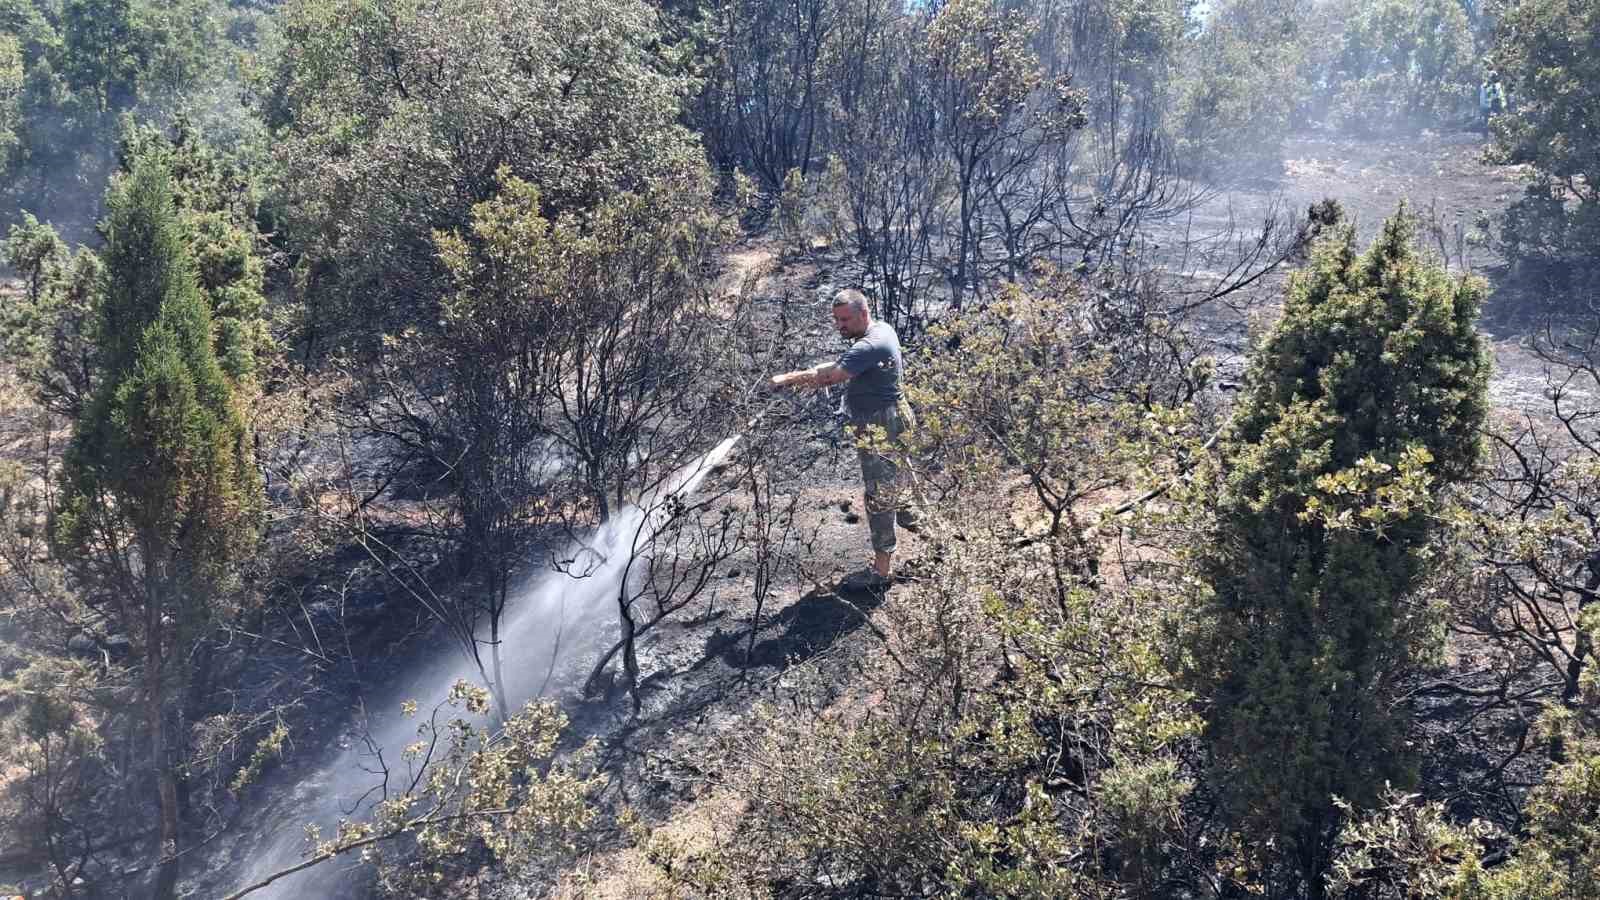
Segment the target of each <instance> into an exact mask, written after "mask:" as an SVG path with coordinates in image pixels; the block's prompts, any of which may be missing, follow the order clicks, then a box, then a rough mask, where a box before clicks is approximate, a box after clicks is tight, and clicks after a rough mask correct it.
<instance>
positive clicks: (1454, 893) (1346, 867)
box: [1328, 787, 1494, 900]
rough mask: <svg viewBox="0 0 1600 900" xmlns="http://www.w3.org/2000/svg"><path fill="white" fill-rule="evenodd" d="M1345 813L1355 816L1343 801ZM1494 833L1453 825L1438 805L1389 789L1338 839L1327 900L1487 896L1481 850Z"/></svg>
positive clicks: (1479, 826) (1449, 899)
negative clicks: (1338, 899) (1339, 899)
mask: <svg viewBox="0 0 1600 900" xmlns="http://www.w3.org/2000/svg"><path fill="white" fill-rule="evenodd" d="M1341 808H1342V809H1345V810H1346V812H1350V811H1351V810H1350V809H1349V807H1348V806H1347V805H1344V804H1343V803H1342V801H1341ZM1492 836H1494V829H1493V828H1490V827H1489V826H1487V825H1485V824H1483V823H1482V822H1479V821H1477V820H1474V821H1472V822H1470V823H1468V824H1467V825H1466V826H1464V827H1458V826H1456V825H1454V824H1452V823H1451V822H1450V821H1449V820H1448V819H1447V818H1446V816H1445V813H1444V807H1443V806H1441V805H1440V804H1438V803H1424V802H1422V801H1421V800H1420V798H1418V796H1417V795H1415V794H1402V793H1400V792H1399V791H1396V790H1393V789H1392V788H1387V787H1386V788H1385V789H1384V792H1383V794H1382V795H1381V796H1380V798H1379V801H1378V805H1377V806H1376V807H1374V808H1373V809H1372V810H1371V811H1370V812H1368V813H1367V814H1366V815H1365V816H1363V817H1361V818H1359V819H1354V818H1353V819H1352V820H1350V821H1349V822H1347V823H1346V824H1345V826H1344V829H1343V830H1342V831H1340V833H1339V840H1338V845H1337V848H1336V850H1335V857H1334V860H1333V866H1332V868H1331V870H1330V872H1329V873H1328V895H1329V896H1331V897H1347V898H1351V900H1355V898H1362V900H1471V898H1478V897H1488V896H1493V895H1491V894H1486V893H1485V892H1484V891H1485V888H1484V882H1485V881H1487V880H1488V879H1487V878H1486V876H1485V874H1484V870H1483V867H1482V864H1481V862H1480V861H1479V859H1478V848H1479V847H1480V846H1481V845H1482V843H1483V842H1484V841H1485V840H1486V839H1488V838H1490V837H1492Z"/></svg>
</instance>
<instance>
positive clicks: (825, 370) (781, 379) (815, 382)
mask: <svg viewBox="0 0 1600 900" xmlns="http://www.w3.org/2000/svg"><path fill="white" fill-rule="evenodd" d="M849 380H850V373H849V372H846V371H845V370H844V369H841V368H839V364H838V363H820V364H818V365H815V366H812V367H811V368H809V369H797V370H795V371H793V372H784V373H783V374H782V375H774V376H772V386H773V387H809V388H820V387H827V386H829V385H832V384H839V383H840V382H844V381H849Z"/></svg>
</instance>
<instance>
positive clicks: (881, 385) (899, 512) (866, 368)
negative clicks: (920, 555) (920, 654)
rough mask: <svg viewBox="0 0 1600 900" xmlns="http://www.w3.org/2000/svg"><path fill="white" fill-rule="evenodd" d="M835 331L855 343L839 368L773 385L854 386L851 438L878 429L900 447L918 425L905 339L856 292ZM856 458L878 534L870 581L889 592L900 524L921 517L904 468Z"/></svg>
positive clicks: (847, 295) (837, 315)
mask: <svg viewBox="0 0 1600 900" xmlns="http://www.w3.org/2000/svg"><path fill="white" fill-rule="evenodd" d="M833 327H834V328H835V329H837V330H838V332H839V336H840V337H842V338H844V339H845V340H847V341H850V342H851V343H850V347H849V349H847V350H845V352H844V355H843V356H841V357H839V361H838V362H835V363H823V364H821V365H817V366H813V367H811V368H809V369H801V370H799V371H795V372H785V373H783V374H782V375H774V376H773V377H772V383H773V385H774V386H777V387H809V388H823V387H828V386H830V385H835V384H839V383H841V382H848V385H847V386H846V387H845V392H844V400H845V408H846V411H847V412H848V413H849V417H850V430H851V433H852V434H854V435H855V437H856V438H857V440H861V439H862V438H864V437H866V435H867V434H868V429H870V428H871V427H872V426H874V425H876V426H878V427H881V428H882V429H883V430H884V432H885V433H886V434H887V435H888V438H889V442H890V443H891V444H896V443H898V442H899V440H900V435H901V434H903V433H905V432H906V431H908V430H910V429H911V428H914V427H916V424H917V420H916V418H915V416H913V415H912V413H911V407H910V405H909V404H907V403H906V399H905V392H904V389H903V388H902V386H901V381H900V373H901V369H902V360H901V357H900V337H899V336H898V335H896V334H895V333H894V329H893V328H892V327H890V325H889V323H887V322H875V321H873V319H872V310H871V307H870V306H869V305H868V303H867V298H866V296H865V295H863V294H862V293H861V292H860V291H856V290H843V291H840V292H838V293H837V294H835V295H834V296H833ZM856 455H857V456H858V457H859V458H860V460H861V479H862V481H863V482H864V484H865V488H866V490H865V498H864V499H865V501H866V506H867V527H868V529H869V530H870V531H871V533H872V550H873V558H872V571H871V573H870V575H869V581H870V583H871V584H872V585H873V586H874V587H883V586H886V585H887V584H888V583H889V578H890V575H891V573H892V571H893V568H892V565H893V562H894V550H895V522H896V520H897V519H898V521H899V523H900V525H901V526H903V527H905V528H906V529H908V530H913V531H914V530H916V528H917V511H916V509H915V508H914V507H913V506H911V505H910V504H909V503H906V502H904V498H903V497H901V496H900V493H901V492H900V491H899V490H898V489H897V488H898V486H897V484H896V480H897V476H898V474H899V466H898V465H897V464H896V463H895V461H894V460H893V459H891V458H890V457H888V456H885V455H883V454H880V453H874V452H871V451H869V450H867V449H865V448H862V447H857V448H856Z"/></svg>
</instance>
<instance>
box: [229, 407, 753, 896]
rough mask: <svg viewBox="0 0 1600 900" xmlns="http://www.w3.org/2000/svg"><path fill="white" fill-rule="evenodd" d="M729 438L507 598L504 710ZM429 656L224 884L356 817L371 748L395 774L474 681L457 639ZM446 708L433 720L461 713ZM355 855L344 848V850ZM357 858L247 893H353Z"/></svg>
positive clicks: (251, 879)
mask: <svg viewBox="0 0 1600 900" xmlns="http://www.w3.org/2000/svg"><path fill="white" fill-rule="evenodd" d="M739 438H740V435H737V434H736V435H734V436H733V437H730V438H728V439H726V440H724V441H723V442H722V443H720V444H718V445H717V446H716V447H715V448H713V449H712V450H711V451H710V452H708V453H706V454H705V455H704V456H702V457H700V458H699V459H698V460H696V461H695V462H693V463H691V464H690V465H688V466H686V467H684V468H683V469H681V470H679V472H678V473H677V474H676V475H674V476H673V477H672V478H670V479H668V480H667V482H666V483H665V484H663V485H662V486H661V487H660V488H659V489H657V490H656V491H654V492H653V493H652V494H651V495H649V496H647V497H644V498H641V500H640V502H639V503H638V505H635V506H629V507H626V508H624V509H622V510H620V511H618V513H617V514H616V515H615V516H613V517H612V518H611V520H610V521H608V522H607V523H606V524H605V525H604V526H602V527H600V528H599V529H597V530H596V531H595V533H594V534H592V535H590V536H589V537H588V538H587V539H586V540H583V541H580V542H578V543H577V545H576V546H574V547H572V548H571V552H570V553H569V554H568V557H569V558H571V559H572V560H573V562H572V564H571V565H570V566H564V567H563V569H565V571H556V570H551V571H547V572H545V573H544V574H543V575H541V576H540V577H539V578H537V579H535V580H534V581H533V582H532V583H531V584H530V585H529V586H528V587H527V588H526V589H524V590H523V591H522V593H521V594H520V595H519V596H517V597H516V598H515V599H514V600H513V601H512V602H510V603H509V604H507V608H506V612H505V616H504V620H503V622H502V625H501V632H502V640H503V642H504V644H503V646H504V647H506V648H507V649H506V651H505V666H504V668H505V682H506V683H505V690H506V702H507V705H508V707H509V708H511V709H513V710H515V709H517V708H518V707H520V706H521V705H522V704H523V703H524V702H525V701H527V700H528V699H530V698H532V697H533V696H534V695H535V694H536V692H538V690H539V689H540V688H541V687H542V686H544V682H545V676H546V673H547V672H549V671H551V668H552V666H553V665H555V664H556V663H558V662H560V660H558V659H553V658H552V657H554V656H556V655H557V654H558V653H564V652H567V651H565V650H564V649H561V645H560V641H559V636H560V635H562V634H564V633H565V634H568V635H570V634H571V633H572V630H573V628H574V626H577V625H579V624H581V623H584V622H586V621H595V620H598V619H599V618H600V617H602V616H604V615H606V614H607V613H611V612H614V610H615V608H616V607H615V602H616V599H615V598H616V597H617V591H618V589H619V588H620V587H621V586H622V580H623V579H624V578H626V577H627V576H628V574H629V571H630V563H632V562H635V561H637V560H638V559H639V557H640V554H641V553H643V552H645V551H646V550H647V549H648V547H649V544H650V541H651V539H652V538H653V537H654V535H655V534H656V532H657V531H658V530H659V529H660V528H661V526H662V525H664V524H665V523H666V521H667V519H668V518H669V517H670V506H671V503H670V501H671V500H673V499H675V498H682V497H686V496H687V495H689V494H691V493H693V492H694V491H696V490H698V489H699V487H700V485H701V483H702V482H703V481H704V480H705V477H706V475H707V474H709V473H710V472H711V471H712V470H713V469H715V468H716V467H717V465H718V464H720V463H721V462H722V461H723V460H724V459H726V458H727V456H728V454H729V453H730V452H731V451H732V450H733V447H734V445H735V444H737V443H738V441H739ZM436 646H438V647H439V652H438V654H437V658H435V659H433V660H418V661H416V664H415V665H413V666H411V667H408V668H407V669H406V671H407V672H409V673H410V674H409V675H407V676H405V677H403V678H402V679H401V680H399V681H397V682H396V683H395V684H394V685H393V686H392V687H390V688H389V689H387V690H384V691H379V692H375V695H374V696H373V697H372V698H371V700H373V701H375V702H372V703H371V704H370V705H369V706H368V707H367V711H368V716H367V731H368V733H369V734H370V737H371V742H372V746H368V744H367V742H365V741H356V742H352V744H351V746H349V747H348V748H347V749H345V750H343V751H342V752H340V753H338V754H337V755H336V756H335V757H334V758H333V759H332V760H331V761H330V762H328V763H327V764H325V765H323V766H321V767H319V768H317V769H314V770H312V771H308V772H307V773H306V774H305V775H304V776H303V777H302V778H301V779H300V781H299V782H298V783H297V784H296V785H295V787H294V788H293V790H292V791H291V792H290V795H289V796H288V797H287V798H284V799H283V800H281V801H280V802H278V803H276V804H275V808H276V810H277V812H274V813H269V814H268V815H267V821H264V822H262V823H261V824H260V825H258V826H257V828H258V831H259V832H260V833H262V834H264V835H266V837H265V838H264V839H263V840H262V841H261V842H260V843H259V845H258V847H257V850H256V852H255V853H253V854H252V858H251V859H250V860H248V861H247V862H246V863H245V864H244V865H243V866H242V867H241V871H240V872H239V874H238V876H237V877H236V879H235V880H234V885H233V886H232V888H230V890H238V889H240V888H242V887H244V886H246V885H249V884H254V883H256V882H258V881H260V880H262V879H264V878H266V877H267V876H269V875H271V874H272V873H274V872H278V871H281V870H283V869H285V868H288V867H289V866H292V865H294V864H295V863H297V862H299V861H300V859H301V858H302V857H301V854H302V852H303V851H304V850H305V849H306V826H307V825H311V824H315V825H316V826H317V827H318V828H320V829H321V831H322V835H323V837H324V839H326V838H328V837H331V836H332V835H333V833H334V831H335V829H336V827H337V824H338V822H339V820H340V819H341V818H362V817H364V816H365V814H366V812H367V809H366V806H367V805H368V804H370V802H371V801H372V800H373V795H371V794H370V792H371V790H372V788H373V787H374V786H375V785H376V784H377V783H378V782H379V781H380V780H381V779H380V776H378V775H377V774H375V773H376V771H377V765H376V763H377V760H376V758H375V756H374V751H375V749H381V751H382V754H383V756H382V758H383V760H384V762H385V763H386V764H387V765H388V766H389V768H390V770H391V771H392V772H396V773H398V774H399V776H401V777H403V776H404V775H405V774H406V772H405V768H404V763H403V762H401V760H400V748H402V747H404V746H405V745H407V744H409V743H412V742H413V741H415V740H417V726H418V725H419V724H420V722H421V721H425V720H426V718H427V715H428V711H430V710H432V709H434V708H435V707H438V706H440V705H441V704H443V703H444V701H445V698H446V697H447V696H448V694H449V692H450V688H451V686H452V685H453V684H455V683H456V681H458V680H462V679H464V680H467V681H469V682H480V677H481V676H480V675H479V673H478V669H477V666H476V665H475V664H474V663H473V662H472V661H471V660H470V659H468V658H467V656H466V654H465V653H464V652H463V651H462V650H461V649H460V648H459V647H457V646H455V645H454V644H450V643H440V644H438V645H436ZM563 687H564V685H561V684H556V683H552V684H550V685H549V689H548V691H547V693H549V694H552V695H559V694H560V693H561V689H562V688H563ZM406 700H415V701H416V702H417V707H418V710H419V713H418V715H417V716H416V717H410V718H408V717H405V716H402V715H401V714H400V706H401V703H402V702H404V701H406ZM466 715H467V714H466V713H465V712H464V711H462V710H458V709H454V708H446V709H444V710H443V711H441V713H440V721H441V722H442V721H444V720H446V719H447V718H449V717H451V716H466ZM353 855H354V854H352V856H353ZM362 870H363V867H362V866H361V865H360V863H359V861H358V860H355V859H343V858H335V859H333V860H329V861H327V862H324V863H321V864H319V865H316V866H313V867H311V868H309V869H306V870H304V871H301V872H297V873H295V874H293V875H290V876H287V877H285V878H282V879H279V880H278V881H275V882H273V883H272V884H270V885H268V886H267V887H265V888H263V889H261V890H258V891H256V892H255V893H253V894H251V895H250V896H251V897H255V898H262V900H322V898H332V897H344V896H354V895H358V894H359V893H360V892H361V890H362V887H361V886H362V884H363V882H364V881H365V879H366V877H367V876H366V874H365V873H364V872H363V871H362Z"/></svg>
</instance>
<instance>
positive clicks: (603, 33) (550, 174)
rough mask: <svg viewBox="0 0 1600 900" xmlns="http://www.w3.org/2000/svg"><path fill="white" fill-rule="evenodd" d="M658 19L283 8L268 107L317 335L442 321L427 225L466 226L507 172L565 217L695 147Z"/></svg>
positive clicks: (618, 5) (678, 162)
mask: <svg viewBox="0 0 1600 900" xmlns="http://www.w3.org/2000/svg"><path fill="white" fill-rule="evenodd" d="M656 16H657V14H656V12H655V10H654V9H653V8H652V7H650V6H649V5H648V4H646V3H643V2H640V0H611V2H608V3H605V4H602V5H600V6H594V5H587V6H583V7H578V6H574V5H572V4H564V3H553V2H546V0H496V2H492V3H487V4H485V3H479V2H465V0H451V2H446V3H443V4H431V5H430V4H415V3H408V2H399V0H345V2H340V3H333V4H329V3H324V2H320V0H318V2H310V0H308V2H299V3H292V4H290V5H288V6H287V7H286V8H285V10H284V13H283V38H284V52H283V53H282V56H281V58H280V60H279V63H278V68H277V70H276V72H275V74H274V76H273V78H272V81H271V84H270V91H271V93H270V96H269V102H268V106H267V112H268V116H269V121H270V123H271V124H272V125H273V126H274V127H275V128H276V129H277V131H278V141H277V151H278V157H279V160H280V162H281V165H282V172H283V175H284V179H283V181H282V183H281V184H280V185H279V188H280V189H281V191H282V193H283V196H284V198H285V200H286V203H287V206H288V208H289V210H290V219H291V224H292V230H291V233H290V235H289V238H290V244H291V246H292V247H293V248H294V249H295V250H297V251H299V252H303V253H305V254H306V261H307V263H308V264H309V265H310V273H311V275H312V284H311V291H312V292H313V294H314V301H313V302H314V304H315V305H314V306H312V307H311V308H310V309H308V310H307V315H308V317H309V319H308V321H307V323H306V327H307V328H308V329H309V330H310V332H311V333H310V334H309V335H308V337H310V338H311V339H313V340H322V339H324V338H327V339H329V340H330V341H333V342H344V341H346V340H349V341H352V342H354V343H356V344H359V345H362V346H364V347H366V348H367V349H375V348H374V347H373V343H374V342H375V341H374V339H375V338H376V337H377V336H378V335H379V334H382V333H390V334H398V333H399V332H401V331H403V330H404V329H406V328H409V327H417V328H422V329H432V328H433V327H434V326H435V323H436V322H437V318H438V317H437V311H438V310H437V304H438V302H439V300H440V298H441V297H442V296H443V295H444V293H445V291H447V290H448V286H449V279H448V277H447V273H446V272H445V271H444V270H443V268H442V266H441V265H440V263H439V261H438V259H437V257H436V255H435V253H434V248H433V243H432V237H433V234H434V232H435V231H436V230H439V231H446V232H451V231H465V230H466V229H467V228H468V227H469V224H470V218H471V209H472V205H473V204H474V203H479V202H482V201H485V200H488V199H490V198H492V197H493V196H494V195H495V194H496V193H497V192H498V190H499V182H498V180H497V173H498V172H499V171H500V170H501V169H505V170H507V171H508V172H509V173H510V174H512V175H514V176H516V177H518V178H521V179H524V180H526V181H528V182H529V183H531V184H533V185H534V186H535V187H537V188H538V190H539V194H540V198H541V203H542V204H543V209H542V212H543V213H545V214H546V215H550V216H555V215H559V214H561V213H564V212H573V213H578V212H581V211H583V210H587V209H590V208H592V207H593V206H595V205H596V204H597V203H598V202H599V201H600V200H602V199H604V198H606V197H609V196H611V195H613V194H615V193H616V192H619V191H626V190H630V189H636V188H638V187H640V186H641V185H644V184H646V183H648V182H650V181H651V180H652V179H653V178H655V177H656V176H657V175H658V174H659V173H662V172H669V171H673V170H677V169H681V168H683V167H684V166H685V165H686V164H687V161H691V160H694V159H696V158H697V157H698V155H699V154H698V151H697V149H696V147H695V143H694V141H693V139H692V137H691V136H690V135H689V133H688V132H687V131H686V130H685V129H684V128H682V127H681V126H680V125H679V124H678V118H679V101H680V99H681V96H682V93H683V90H684V84H683V82H682V81H681V79H679V78H677V77H673V76H670V75H667V74H664V73H663V71H662V69H663V68H664V67H662V66H660V65H659V64H658V63H659V60H658V59H657V56H656V53H657V50H658V49H660V47H659V42H658V40H657V37H658V35H657V29H656ZM331 346H332V344H328V345H324V347H325V348H326V347H331Z"/></svg>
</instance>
